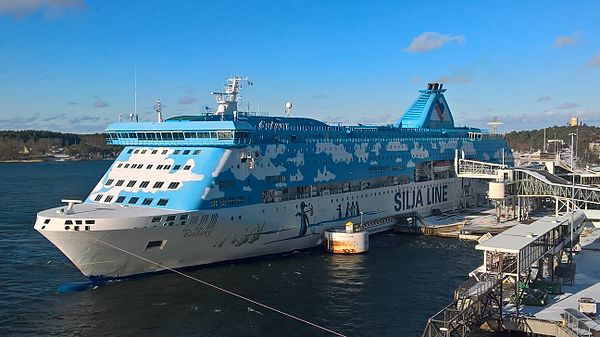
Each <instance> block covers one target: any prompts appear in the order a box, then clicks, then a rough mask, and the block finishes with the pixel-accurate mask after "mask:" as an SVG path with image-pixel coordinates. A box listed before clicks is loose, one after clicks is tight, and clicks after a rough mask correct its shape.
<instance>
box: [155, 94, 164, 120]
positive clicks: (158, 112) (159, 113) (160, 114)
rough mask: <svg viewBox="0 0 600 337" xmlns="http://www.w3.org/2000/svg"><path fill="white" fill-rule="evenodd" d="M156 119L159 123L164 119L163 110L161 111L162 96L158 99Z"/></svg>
mask: <svg viewBox="0 0 600 337" xmlns="http://www.w3.org/2000/svg"><path fill="white" fill-rule="evenodd" d="M156 119H157V120H158V122H159V123H162V121H163V117H162V111H160V98H159V99H157V100H156Z"/></svg>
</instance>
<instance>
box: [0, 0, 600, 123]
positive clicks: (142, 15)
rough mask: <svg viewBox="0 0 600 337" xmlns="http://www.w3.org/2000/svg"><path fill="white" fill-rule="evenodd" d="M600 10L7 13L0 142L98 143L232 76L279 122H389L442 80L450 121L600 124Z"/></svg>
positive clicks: (469, 7)
mask: <svg viewBox="0 0 600 337" xmlns="http://www.w3.org/2000/svg"><path fill="white" fill-rule="evenodd" d="M598 13H600V2H598V1H579V2H577V3H576V4H575V3H572V2H567V1H513V2H510V1H445V0H439V1H430V2H420V1H293V0H292V1H218V2H216V1H177V2H174V1H153V0H148V1H108V0H105V1H96V0H1V1H0V129H30V128H35V129H50V130H58V131H72V132H100V131H102V130H103V129H104V127H105V126H106V125H107V124H108V123H110V122H112V121H116V120H117V119H118V115H119V114H120V113H122V114H123V115H127V114H129V113H130V112H132V111H133V101H134V100H133V74H134V68H137V81H138V111H139V113H140V119H141V120H150V119H152V120H153V119H154V113H153V105H154V102H155V100H156V98H159V97H160V98H161V100H162V102H163V106H164V109H163V110H164V111H165V114H166V115H167V116H173V115H179V114H194V113H198V112H199V111H200V110H202V108H203V107H204V106H206V105H210V106H214V99H213V98H212V96H211V95H210V91H212V90H221V88H222V84H223V81H224V79H225V78H226V77H229V76H231V75H235V74H239V75H243V76H248V77H250V78H251V79H252V80H253V82H254V84H255V85H254V86H252V87H248V88H244V92H243V96H244V97H243V98H242V101H243V102H244V103H243V104H244V105H246V104H250V105H251V106H252V107H253V108H257V107H260V110H261V111H267V112H270V114H271V115H275V114H281V113H283V110H284V107H285V102H286V101H288V100H290V101H292V102H293V103H294V109H293V114H294V115H296V116H309V117H315V118H319V119H323V120H326V121H331V122H337V121H341V122H367V123H374V122H385V123H387V122H393V121H395V120H396V119H397V118H399V117H400V116H401V115H402V113H403V112H404V110H405V109H406V108H407V106H408V105H409V104H410V103H411V102H412V101H413V100H414V98H415V97H416V94H417V90H418V89H421V88H423V87H425V85H426V83H427V82H431V81H441V82H444V83H445V86H446V87H447V88H448V91H447V93H446V97H447V99H448V101H449V104H450V108H451V110H452V112H453V114H454V116H455V120H456V121H457V122H458V123H460V124H468V125H472V126H479V127H486V122H487V121H489V120H490V119H491V118H492V117H493V116H498V118H499V119H500V120H502V121H504V122H505V123H506V124H505V125H503V126H502V127H501V131H509V130H514V129H529V128H541V127H544V126H551V125H562V124H565V123H566V122H567V121H568V120H569V119H570V117H571V116H579V117H580V119H581V120H582V121H584V122H586V123H588V124H593V125H600V99H599V98H598V97H599V96H598V94H597V92H598V87H600V84H599V81H598V79H599V77H600V39H598V38H597V37H598V36H600V24H598V23H597V18H598Z"/></svg>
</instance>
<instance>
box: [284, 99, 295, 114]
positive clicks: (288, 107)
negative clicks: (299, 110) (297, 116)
mask: <svg viewBox="0 0 600 337" xmlns="http://www.w3.org/2000/svg"><path fill="white" fill-rule="evenodd" d="M292 107H293V105H292V102H286V103H285V117H290V116H292Z"/></svg>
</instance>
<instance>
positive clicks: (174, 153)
mask: <svg viewBox="0 0 600 337" xmlns="http://www.w3.org/2000/svg"><path fill="white" fill-rule="evenodd" d="M179 153H181V150H175V151H173V155H176V154H179Z"/></svg>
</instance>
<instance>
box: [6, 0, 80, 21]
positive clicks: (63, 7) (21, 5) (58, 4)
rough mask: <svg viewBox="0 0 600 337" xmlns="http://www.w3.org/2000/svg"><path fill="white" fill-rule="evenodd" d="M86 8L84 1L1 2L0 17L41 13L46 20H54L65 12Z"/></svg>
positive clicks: (29, 0)
mask: <svg viewBox="0 0 600 337" xmlns="http://www.w3.org/2000/svg"><path fill="white" fill-rule="evenodd" d="M86 7H87V6H86V4H85V2H84V0H2V1H0V16H1V15H6V16H15V17H24V16H29V15H32V14H35V13H37V12H41V13H42V14H43V15H44V16H45V17H47V18H56V17H59V16H61V15H62V14H63V13H64V12H65V11H67V10H72V9H85V8H86Z"/></svg>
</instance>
